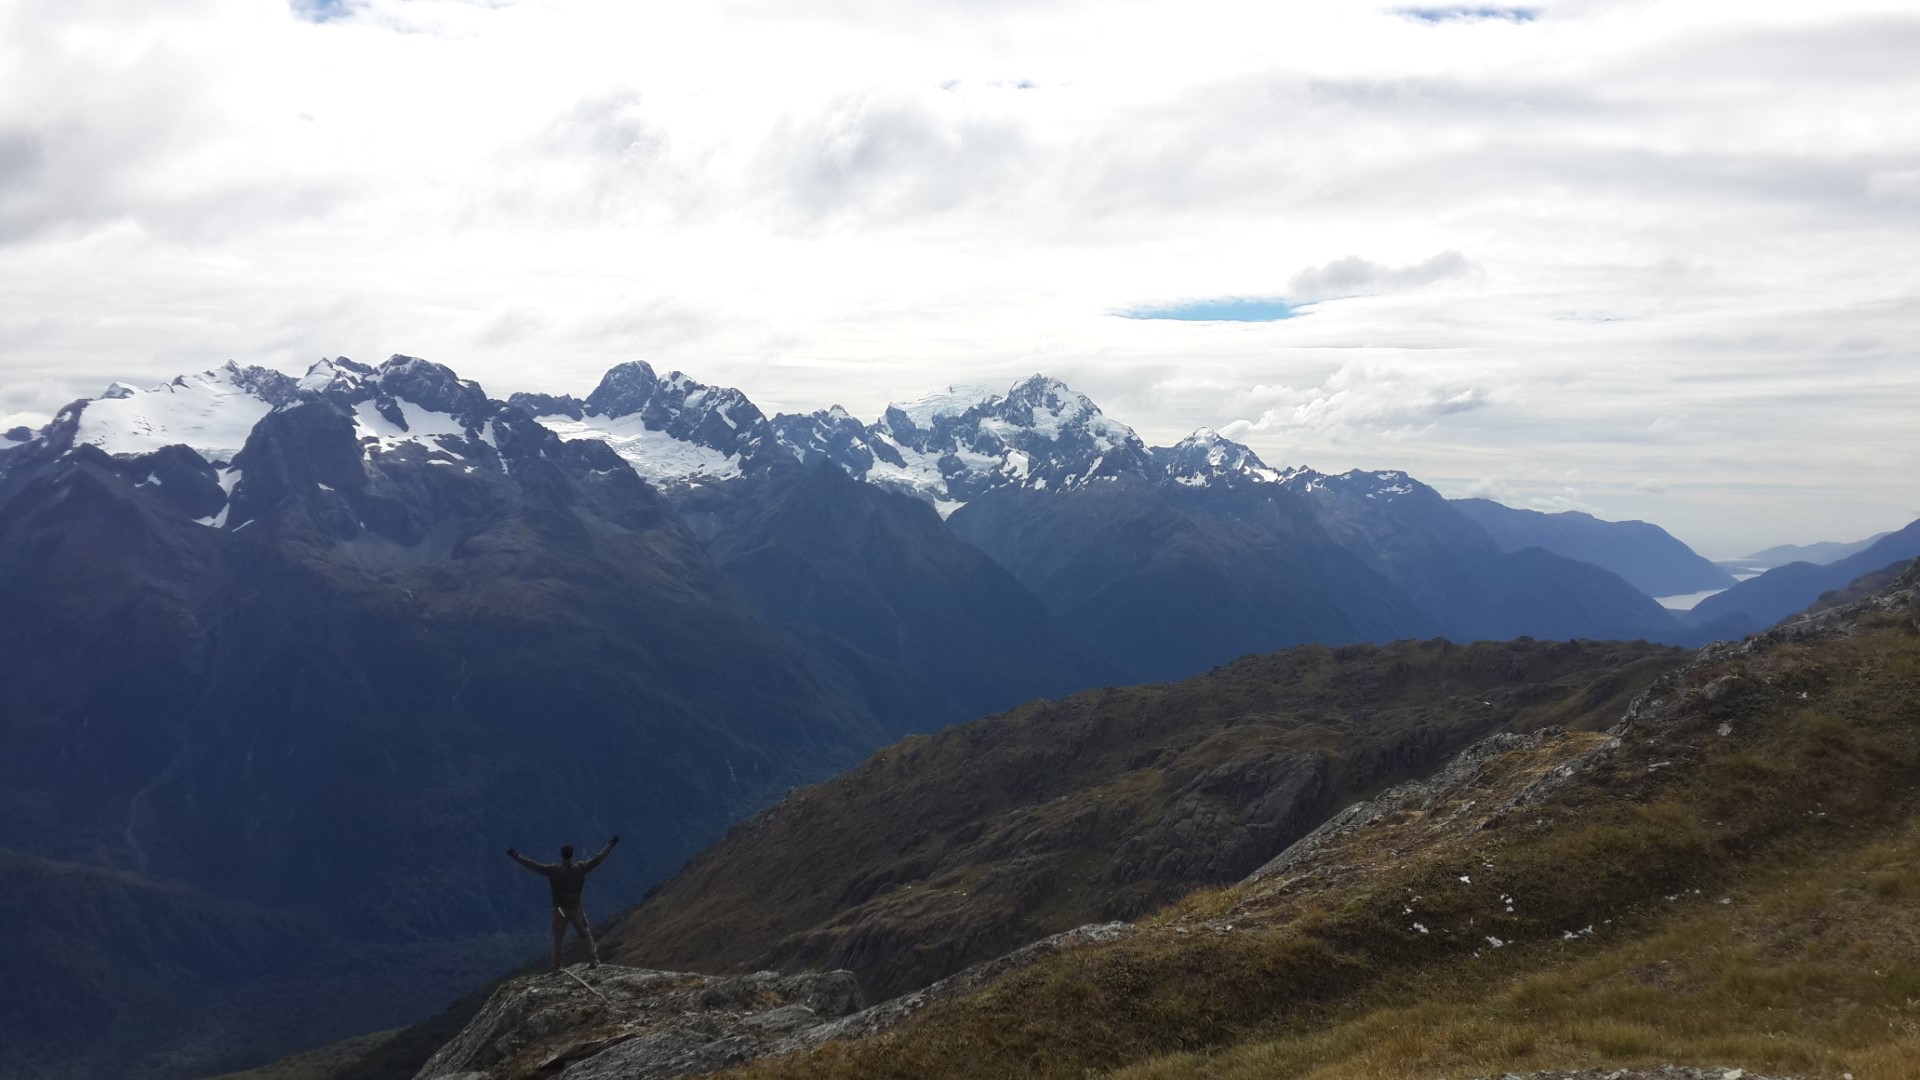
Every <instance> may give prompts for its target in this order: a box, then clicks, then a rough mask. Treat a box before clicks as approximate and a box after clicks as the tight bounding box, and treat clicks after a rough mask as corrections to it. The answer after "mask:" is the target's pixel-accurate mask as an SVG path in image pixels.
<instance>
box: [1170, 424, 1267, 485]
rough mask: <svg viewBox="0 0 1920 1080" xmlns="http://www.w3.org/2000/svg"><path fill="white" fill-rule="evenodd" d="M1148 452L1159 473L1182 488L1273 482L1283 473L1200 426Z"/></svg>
mask: <svg viewBox="0 0 1920 1080" xmlns="http://www.w3.org/2000/svg"><path fill="white" fill-rule="evenodd" d="M1148 453H1150V454H1152V455H1153V460H1154V462H1155V463H1156V464H1158V465H1159V466H1160V470H1161V475H1162V476H1163V477H1164V478H1166V480H1168V481H1169V482H1171V483H1175V484H1179V485H1181V486H1183V487H1207V486H1209V485H1211V484H1216V483H1222V482H1226V483H1231V482H1234V481H1236V480H1237V481H1241V482H1246V483H1255V484H1277V483H1280V482H1281V481H1282V480H1284V479H1285V478H1286V477H1285V474H1283V473H1281V472H1280V471H1279V470H1277V469H1272V468H1269V467H1268V466H1267V463H1266V462H1264V461H1261V460H1260V455H1258V454H1256V453H1254V452H1253V448H1252V447H1249V446H1246V445H1244V444H1241V443H1237V442H1234V441H1233V440H1232V439H1229V438H1226V437H1225V436H1223V435H1221V434H1220V433H1219V432H1216V431H1214V430H1213V429H1212V428H1201V429H1200V430H1198V431H1196V432H1194V433H1193V434H1191V435H1189V436H1187V437H1186V438H1184V439H1181V440H1180V441H1179V442H1177V443H1175V444H1173V445H1172V446H1156V447H1154V448H1152V449H1151V450H1150V451H1148Z"/></svg>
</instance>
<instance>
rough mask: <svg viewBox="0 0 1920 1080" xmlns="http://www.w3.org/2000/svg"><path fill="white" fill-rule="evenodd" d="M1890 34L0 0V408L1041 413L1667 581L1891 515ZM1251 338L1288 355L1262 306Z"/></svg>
mask: <svg viewBox="0 0 1920 1080" xmlns="http://www.w3.org/2000/svg"><path fill="white" fill-rule="evenodd" d="M1916 57H1920V11H1916V9H1915V5H1914V4H1913V3H1912V0H1822V2H1820V3H1818V4H1811V3H1805V2H1796V3H1791V4H1773V3H1766V2H1755V0H1737V2H1698V3H1679V2H1664V0H1622V2H1614V0H1565V2H1560V0H1540V2H1539V3H1538V4H1535V5H1530V6H1526V7H1502V6H1494V7H1482V6H1479V5H1472V6H1467V7H1451V6H1444V5H1442V6H1412V7H1408V6H1394V5H1392V4H1385V5H1381V4H1366V3H1342V2H1330V0H1323V2H1319V3H1314V4H1303V3H1283V4H1275V3H1230V2H1223V0H1181V2H1179V3H1166V2H1155V3H1139V2H1127V0H1101V2H1098V3H1094V2H1086V3H1081V2H1077V0H823V2H812V3H808V2H797V0H721V2H709V3H680V4H665V3H635V2H633V0H295V2H294V3H291V4H289V3H287V2H286V0H168V2H167V3H165V4H155V3H152V2H150V0H0V418H7V419H6V423H8V424H11V423H17V422H20V420H19V419H13V417H15V416H17V415H20V414H24V415H20V418H21V419H26V418H29V417H30V418H32V419H33V420H34V421H35V422H37V421H38V420H40V419H44V417H45V415H46V414H48V413H51V412H52V411H53V410H54V409H56V408H58V407H59V406H60V405H61V404H63V403H65V402H66V401H68V400H71V399H73V398H75V397H78V396H82V395H92V394H95V393H98V392H99V391H100V390H101V389H102V388H103V387H104V386H105V385H106V384H107V383H108V382H109V381H111V380H113V379H126V380H128V381H132V382H136V383H155V382H160V381H164V380H165V379H167V378H170V377H171V376H173V375H175V374H178V373H181V372H184V371H193V370H201V369H204V368H206V367H210V366H213V365H217V364H219V363H221V362H223V361H225V360H227V359H229V358H231V359H236V360H239V361H242V362H245V363H262V364H267V365H271V366H277V367H280V368H282V369H285V370H289V371H293V370H304V368H305V366H306V364H307V363H309V362H311V361H312V360H314V359H316V358H318V357H320V356H323V355H336V354H343V355H347V356H351V357H354V358H356V359H361V360H368V361H377V360H379V359H381V358H384V357H385V356H386V355H388V354H390V353H394V352H405V353H411V354H415V355H421V356H426V357H429V358H431V359H435V360H439V361H442V362H444V363H447V364H450V365H452V366H453V367H454V368H456V369H457V370H459V371H460V372H461V373H462V374H464V375H467V376H469V377H472V378H476V379H479V380H480V381H481V382H482V383H483V384H485V386H486V387H487V389H488V390H489V391H490V392H492V393H493V394H495V395H496V396H504V395H505V394H506V393H508V392H511V391H514V390H521V389H534V388H540V389H548V390H555V391H572V392H575V393H584V392H585V391H586V390H587V389H589V388H591V386H592V385H593V383H594V382H595V380H596V378H597V376H598V374H599V373H600V372H601V371H602V370H604V369H605V368H606V367H608V366H610V365H611V364H613V363H615V362H618V361H621V360H626V359H633V358H643V359H647V360H650V361H652V362H653V363H654V364H655V365H656V366H657V367H660V368H662V369H663V370H664V369H666V368H680V369H683V370H685V371H687V372H688V373H689V374H691V375H693V376H695V377H697V378H700V379H703V380H705V381H709V382H719V383H724V384H728V385H735V386H739V387H741V388H742V389H744V390H745V391H746V392H747V393H748V394H749V395H750V396H751V397H753V398H754V399H755V400H756V401H757V402H759V403H760V404H761V406H762V407H763V408H765V409H766V410H767V411H768V412H773V411H776V410H805V409H813V408H819V407H823V406H826V405H829V404H834V403H839V404H842V405H845V406H846V407H847V408H849V409H851V410H852V411H854V412H855V413H856V414H857V415H862V416H864V417H867V418H869V419H871V418H872V417H873V416H875V415H876V414H877V413H878V411H879V409H880V408H881V407H882V406H883V405H884V403H885V402H886V401H888V400H890V399H900V398H906V397H912V396H916V395H918V394H920V393H922V392H924V391H926V390H928V389H931V388H934V387H938V386H942V385H945V384H948V383H973V384H983V385H989V386H991V385H1004V384H1006V383H1009V382H1011V381H1012V380H1013V379H1014V378H1016V377H1019V376H1021V375H1025V374H1028V373H1031V372H1034V371H1042V372H1046V373H1048V374H1051V375H1055V376H1058V377H1060V378H1063V379H1065V380H1067V381H1068V382H1069V383H1071V384H1072V385H1074V386H1075V387H1076V388H1078V389H1080V390H1082V391H1084V392H1086V393H1087V394H1089V395H1090V396H1091V397H1092V398H1093V399H1094V400H1095V401H1096V402H1098V403H1100V404H1101V405H1102V407H1103V408H1104V409H1105V410H1106V411H1107V412H1108V413H1109V414H1110V415H1113V416H1115V417H1116V418H1118V419H1120V420H1123V421H1125V422H1127V423H1129V424H1132V425H1133V426H1134V427H1135V428H1137V429H1138V430H1139V431H1140V433H1141V434H1142V436H1144V437H1145V438H1147V440H1148V441H1149V442H1152V443H1162V444H1164V443H1168V442H1171V441H1173V440H1175V439H1177V438H1179V437H1180V436H1182V435H1184V434H1186V433H1187V432H1188V431H1190V430H1192V429H1193V428H1195V427H1199V426H1202V425H1206V426H1212V427H1215V428H1218V429H1220V430H1222V431H1224V432H1226V433H1228V434H1230V435H1233V436H1234V437H1236V438H1239V439H1241V440H1242V441H1244V442H1247V443H1249V444H1251V445H1252V446H1253V447H1254V448H1255V449H1257V450H1258V451H1259V452H1260V453H1261V454H1262V455H1263V456H1264V457H1265V458H1266V459H1267V460H1268V461H1269V462H1270V463H1272V464H1276V465H1292V464H1307V465H1312V466H1315V467H1317V468H1321V469H1345V468H1350V467H1355V466H1364V467H1371V468H1404V469H1407V470H1409V471H1411V472H1412V473H1414V474H1415V475H1416V476H1418V477H1420V478H1422V479H1425V480H1427V481H1428V482H1430V483H1433V484H1434V485H1435V486H1437V487H1439V488H1441V490H1443V491H1445V492H1446V493H1448V494H1453V495H1461V494H1468V493H1475V494H1489V495H1493V496H1495V497H1498V498H1501V499H1503V500H1504V501H1508V502H1510V503H1513V504H1515V505H1530V506H1537V507H1540V508H1546V509H1559V508H1576V509H1587V510H1591V511H1594V512H1597V513H1600V514H1602V515H1603V516H1607V517H1641V518H1646V519H1648V520H1653V521H1656V522H1659V523H1661V524H1663V525H1666V526H1667V527H1668V528H1669V529H1671V530H1672V531H1674V532H1675V533H1677V534H1678V535H1680V536H1681V537H1682V538H1683V539H1685V540H1687V541H1689V542H1690V543H1692V544H1694V545H1695V546H1696V547H1697V548H1699V549H1700V550H1702V551H1703V552H1704V553H1706V554H1709V555H1715V556H1720V555H1733V554H1739V553H1742V552H1743V551H1746V550H1752V549H1754V548H1757V547H1761V546H1765V545H1768V544H1772V543H1777V542H1782V541H1810V540H1818V539H1855V538H1857V537H1859V536H1864V535H1866V534H1869V533H1872V532H1877V531H1879V530H1882V529H1889V528H1895V527H1897V526H1899V525H1901V524H1904V523H1905V522H1907V521H1909V520H1911V519H1913V518H1914V517H1916V516H1920V469H1916V468H1915V466H1916V465H1917V464H1920V108H1917V107H1916V106H1915V102H1917V101H1920V63H1917V62H1916V61H1915V58H1916ZM1281 316H1285V317H1281Z"/></svg>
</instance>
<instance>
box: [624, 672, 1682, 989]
mask: <svg viewBox="0 0 1920 1080" xmlns="http://www.w3.org/2000/svg"><path fill="white" fill-rule="evenodd" d="M1684 659H1685V654H1684V653H1681V652H1680V651H1678V650H1674V649H1668V648H1662V647H1657V646H1648V645H1642V644H1622V643H1615V642H1536V641H1530V640H1524V639H1523V640H1521V641H1515V642H1501V643H1495V642H1477V643H1474V644H1471V645H1452V644H1449V643H1447V642H1444V641H1439V640H1435V641H1427V642H1413V641H1407V642H1399V643H1396V644H1394V645H1390V646H1384V647H1374V646H1347V647H1344V648H1340V649H1328V648H1324V647H1318V646H1307V647H1301V648H1296V649H1289V650H1286V651H1283V652H1279V653H1274V654H1270V655H1265V656H1257V657H1247V658H1245V659H1243V660H1240V661H1238V662H1236V663H1234V664H1231V665H1228V666H1225V667H1222V668H1218V669H1215V670H1214V671H1213V672H1212V673H1210V674H1208V675H1205V676H1202V677H1199V678H1195V679H1189V680H1186V681H1183V682H1178V683H1167V684H1158V685H1150V686H1140V687H1128V688H1121V689H1108V690H1097V691H1091V692H1088V693H1083V694H1077V695H1074V696H1073V697H1069V698H1066V699H1062V700H1059V701H1045V702H1036V703H1034V704H1031V705H1027V706H1023V707H1021V708H1019V709H1015V710H1013V711H1011V712H1009V713H1006V714H1003V715H1001V716H996V717H991V718H989V719H986V720H982V721H979V722H976V723H972V724H966V725H961V726H959V727H955V728H951V729H948V730H947V731H945V732H942V733H940V734H938V735H935V736H931V737H916V738H911V739H908V740H905V741H904V742H901V743H898V744H896V745H894V746H890V747H888V748H886V749H883V750H881V751H879V752H878V753H876V754H875V755H873V757H872V758H870V759H869V760H868V761H867V762H866V763H865V764H863V765H861V766H860V767H858V768H857V769H855V770H853V771H851V772H849V773H847V774H845V775H843V776H841V777H839V778H836V779H835V780H833V781H830V782H828V783H826V784H822V785H819V786H817V787H813V788H806V789H802V790H800V791H797V792H795V793H793V794H792V795H791V796H790V797H789V798H788V799H787V801H786V802H785V803H783V804H782V805H781V806H779V807H777V808H775V809H774V810H771V811H768V812H767V813H765V814H762V815H760V816H758V817H756V818H754V819H752V820H750V821H748V822H746V823H744V824H742V825H740V826H738V827H737V828H735V829H734V830H733V831H732V832H731V833H730V834H729V835H728V836H727V837H726V838H725V839H724V840H723V841H721V842H720V843H719V844H717V845H715V846H714V847H713V848H712V849H710V850H708V851H707V852H705V853H703V854H702V855H700V856H699V857H697V858H695V859H694V860H693V861H691V862H690V863H689V864H688V865H687V867H686V868H685V869H684V870H682V871H681V873H680V874H679V875H678V876H676V877H675V878H674V879H672V880H671V881H669V882H667V883H666V884H665V885H663V886H661V887H660V888H659V889H658V890H657V891H656V892H655V893H654V894H652V895H651V896H650V897H649V899H648V900H647V901H646V902H645V903H643V904H642V905H641V906H640V907H639V908H637V909H635V910H634V911H632V912H630V913H629V914H628V915H626V916H625V917H623V918H622V919H621V920H620V921H619V922H618V924H617V925H616V927H615V929H614V930H613V932H612V933H611V934H610V936H609V942H608V944H609V949H610V952H611V954H612V956H613V957H614V958H615V959H616V960H617V961H618V962H620V963H629V964H634V965H637V966H645V967H656V968H667V969H675V970H682V969H691V970H701V971H714V970H726V969H728V968H752V967H773V968H778V969H783V970H793V969H797V968H818V967H848V968H851V969H852V970H854V971H855V972H856V973H857V974H858V975H859V976H860V977H861V979H862V981H863V983H864V985H865V986H866V987H867V989H868V991H869V994H870V995H871V996H875V997H884V996H892V995H895V994H899V993H903V992H905V991H908V990H912V989H915V988H917V987H919V986H923V985H926V984H927V983H929V982H932V981H933V980H935V979H938V978H940V977H942V976H944V975H947V974H950V973H952V972H954V971H957V970H959V969H960V968H962V967H964V966H966V965H967V964H970V963H974V962H977V961H979V960H983V959H987V958H990V957H992V956H997V955H999V954H1001V953H1004V952H1006V951H1008V950H1010V949H1013V948H1015V947H1018V946H1020V945H1023V944H1025V943H1027V942H1030V941H1033V940H1036V939H1038V938H1040V937H1044V936H1046V935H1048V934H1051V933H1056V932H1058V931H1061V930H1065V929H1069V928H1071V927H1073V926H1077V925H1080V924H1082V923H1086V922H1091V921H1098V920H1105V919H1112V918H1133V917H1137V916H1140V915H1142V914H1144V913H1146V912H1149V911H1151V910H1153V909H1155V908H1157V907H1159V906H1161V905H1163V904H1165V903H1167V902H1169V901H1171V900H1173V899H1176V898H1177V897H1179V896H1181V895H1183V894H1185V893H1186V892H1188V891H1189V890H1191V889H1192V888H1194V887H1195V886H1197V885H1215V884H1221V883H1224V882H1229V881H1237V880H1239V879H1240V878H1241V877H1244V876H1245V875H1246V874H1247V873H1248V872H1250V871H1252V870H1253V869H1254V868H1255V867H1257V866H1259V865H1260V864H1261V863H1263V862H1265V861H1266V860H1267V859H1268V858H1271V857H1272V856H1273V855H1274V854H1276V853H1278V852H1279V851H1280V850H1282V849H1284V848H1285V847H1286V845H1287V844H1288V843H1290V842H1291V841H1292V840H1294V839H1296V838H1297V837H1299V836H1301V835H1303V834H1305V833H1306V832H1308V831H1309V830H1311V829H1312V828H1313V827H1314V826H1316V825H1317V824H1319V822H1320V821H1322V820H1323V819H1324V818H1325V817H1326V816H1327V815H1328V814H1329V813H1331V812H1333V811H1334V810H1335V809H1337V808H1338V807H1339V806H1341V805H1343V804H1345V803H1347V802H1351V801H1353V800H1354V799H1356V798H1359V797H1361V796H1364V795H1366V794H1370V793H1372V792H1374V791H1377V790H1379V789H1380V788H1381V787H1384V786H1386V785H1387V784H1390V783H1395V782H1399V781H1401V780H1405V779H1407V778H1409V777H1411V776H1416V775H1420V774H1422V773H1424V772H1426V771H1428V770H1430V769H1432V768H1433V767H1435V766H1436V765H1437V764H1439V763H1441V762H1443V761H1445V760H1446V759H1447V758H1449V757H1451V756H1452V755H1453V754H1454V753H1456V752H1458V751H1459V750H1460V749H1462V748H1464V747H1465V746H1467V745H1469V744H1470V743H1472V742H1473V741H1475V740H1476V739H1479V738H1481V737H1483V736H1485V735H1487V734H1489V733H1491V732H1494V731H1502V730H1531V729H1533V728H1537V727H1540V726H1542V725H1547V724H1564V725H1568V726H1575V727H1584V726H1595V725H1601V726H1604V725H1606V724H1610V723H1613V722H1614V721H1616V720H1617V719H1618V717H1619V715H1620V713H1621V711H1622V710H1623V708H1624V707H1625V704H1626V702H1627V701H1628V700H1629V699H1630V698H1631V697H1632V696H1633V695H1634V694H1635V693H1637V692H1638V691H1639V690H1641V689H1643V688H1644V687H1645V686H1646V685H1648V684H1649V683H1650V682H1651V681H1652V680H1653V679H1654V678H1655V677H1656V676H1658V675H1659V674H1661V673H1663V672H1666V671H1669V670H1671V669H1673V668H1674V667H1676V666H1677V665H1679V664H1680V663H1682V662H1683V661H1684Z"/></svg>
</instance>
